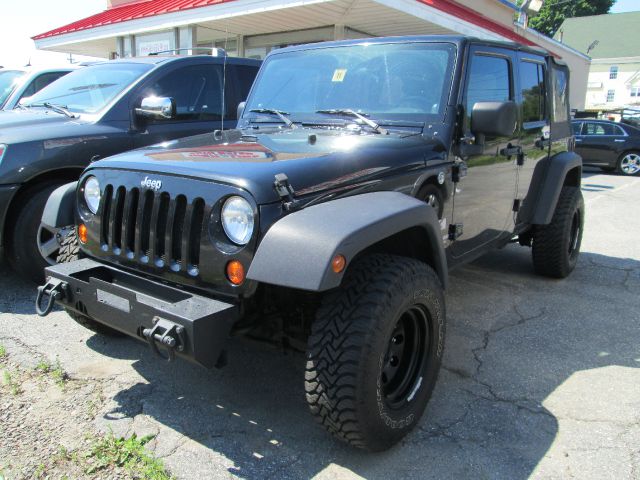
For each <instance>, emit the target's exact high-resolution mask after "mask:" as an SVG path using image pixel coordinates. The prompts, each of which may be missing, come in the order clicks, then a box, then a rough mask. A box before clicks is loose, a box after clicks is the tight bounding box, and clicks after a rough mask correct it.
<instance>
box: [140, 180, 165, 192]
mask: <svg viewBox="0 0 640 480" xmlns="http://www.w3.org/2000/svg"><path fill="white" fill-rule="evenodd" d="M140 185H141V186H142V188H149V189H151V190H154V191H156V192H157V191H158V190H160V189H161V188H162V180H151V179H150V178H149V177H144V180H142V181H141V182H140Z"/></svg>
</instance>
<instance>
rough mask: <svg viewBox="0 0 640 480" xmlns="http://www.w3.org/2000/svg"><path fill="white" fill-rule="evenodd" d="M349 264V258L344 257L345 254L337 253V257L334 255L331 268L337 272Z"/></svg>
mask: <svg viewBox="0 0 640 480" xmlns="http://www.w3.org/2000/svg"><path fill="white" fill-rule="evenodd" d="M346 266H347V259H346V258H344V255H340V254H338V255H336V256H335V257H333V260H331V269H332V270H333V271H334V272H335V273H340V272H342V271H343V270H344V267H346Z"/></svg>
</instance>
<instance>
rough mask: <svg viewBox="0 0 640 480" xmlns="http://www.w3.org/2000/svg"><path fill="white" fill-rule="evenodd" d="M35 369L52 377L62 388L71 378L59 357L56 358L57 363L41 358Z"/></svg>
mask: <svg viewBox="0 0 640 480" xmlns="http://www.w3.org/2000/svg"><path fill="white" fill-rule="evenodd" d="M35 369H36V370H37V371H38V372H40V373H43V374H45V375H48V376H49V377H51V378H52V379H53V381H54V382H55V383H56V385H58V386H59V387H60V388H63V387H64V385H65V382H66V381H67V380H68V379H69V376H68V375H67V373H66V372H65V371H64V370H63V369H62V365H61V364H60V359H59V358H56V361H55V363H50V362H47V361H46V360H40V361H39V362H38V364H37V365H36V367H35Z"/></svg>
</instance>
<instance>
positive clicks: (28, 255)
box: [7, 184, 60, 283]
mask: <svg viewBox="0 0 640 480" xmlns="http://www.w3.org/2000/svg"><path fill="white" fill-rule="evenodd" d="M59 186H60V185H58V184H54V185H47V186H44V187H41V188H40V189H39V190H36V191H35V192H34V191H31V192H30V195H28V196H26V198H25V197H23V200H24V201H23V205H22V208H21V209H20V211H18V212H17V214H16V216H15V217H14V224H13V229H12V230H11V231H10V233H9V235H8V238H7V254H8V255H7V260H8V262H9V265H11V267H12V268H13V270H14V271H15V272H17V273H18V274H19V275H21V276H22V277H24V278H25V279H27V280H30V281H32V282H34V283H42V282H43V281H44V269H45V267H47V266H48V265H50V261H49V260H45V258H47V259H49V258H52V257H53V258H55V257H56V256H57V254H56V252H57V250H58V241H57V239H56V237H55V236H50V235H54V234H53V233H52V232H46V231H41V229H40V221H41V219H42V212H43V210H44V206H45V205H46V203H47V200H48V199H49V196H50V195H51V192H53V191H54V190H55V189H56V188H58V187H59ZM40 238H42V239H43V243H42V245H41V242H40ZM41 248H43V249H44V250H43V251H44V252H46V253H47V256H46V257H43V256H42V254H41V253H40V252H41V250H40V249H41Z"/></svg>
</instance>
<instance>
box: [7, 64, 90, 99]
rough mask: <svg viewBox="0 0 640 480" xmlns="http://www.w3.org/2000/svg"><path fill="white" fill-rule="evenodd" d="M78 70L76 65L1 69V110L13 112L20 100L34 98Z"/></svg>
mask: <svg viewBox="0 0 640 480" xmlns="http://www.w3.org/2000/svg"><path fill="white" fill-rule="evenodd" d="M76 68H78V67H77V66H75V65H65V66H63V67H48V68H44V67H20V68H2V69H0V110H13V109H14V108H16V107H17V106H18V102H20V99H22V98H26V97H30V96H32V95H33V94H35V93H36V92H38V91H40V90H42V89H43V88H44V87H46V86H47V85H49V84H50V83H52V82H55V81H56V80H57V79H59V78H60V77H62V76H64V75H66V74H67V73H69V72H72V71H73V70H75V69H76Z"/></svg>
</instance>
